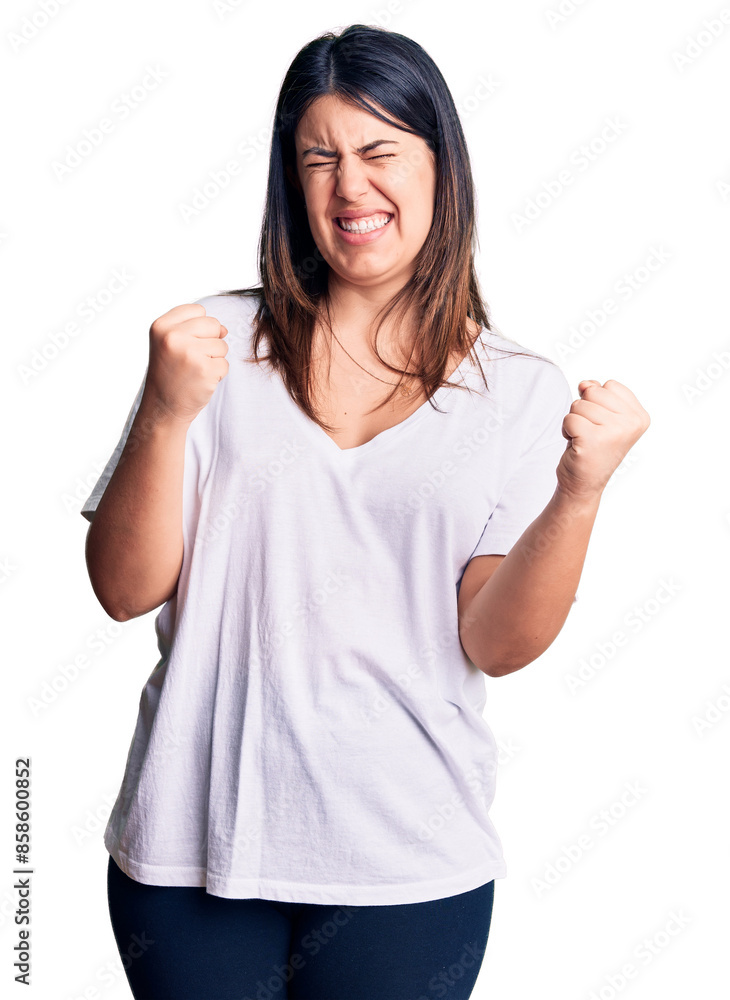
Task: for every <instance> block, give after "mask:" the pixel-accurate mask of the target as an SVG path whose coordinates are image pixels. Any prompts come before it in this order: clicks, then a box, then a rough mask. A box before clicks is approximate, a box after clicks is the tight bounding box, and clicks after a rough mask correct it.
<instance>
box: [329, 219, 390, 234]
mask: <svg viewBox="0 0 730 1000" xmlns="http://www.w3.org/2000/svg"><path fill="white" fill-rule="evenodd" d="M390 219H391V216H390V215H371V216H370V217H369V218H367V219H338V220H337V221H338V223H339V225H340V227H341V228H342V229H346V230H347V231H348V232H350V233H369V232H371V231H372V230H373V229H382V228H383V226H386V225H387V224H388V222H390Z"/></svg>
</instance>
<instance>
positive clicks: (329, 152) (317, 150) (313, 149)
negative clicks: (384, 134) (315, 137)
mask: <svg viewBox="0 0 730 1000" xmlns="http://www.w3.org/2000/svg"><path fill="white" fill-rule="evenodd" d="M386 142H387V143H391V144H392V145H395V146H400V143H399V142H397V141H396V140H395V139H375V140H374V141H373V142H369V143H368V144H367V146H360V148H359V149H356V150H355V152H356V153H367V152H369V151H370V150H371V149H375V147H376V146H382V145H383V143H386ZM307 153H314V154H316V155H317V156H337V152H336V151H335V150H333V149H323V148H322V147H321V146H310V147H309V149H305V150H303V151H302V158H304V157H305V156H306V155H307Z"/></svg>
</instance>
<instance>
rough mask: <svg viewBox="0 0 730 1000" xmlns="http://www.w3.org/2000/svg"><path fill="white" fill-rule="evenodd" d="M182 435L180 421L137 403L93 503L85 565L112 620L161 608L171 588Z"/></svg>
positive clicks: (179, 543) (179, 535)
mask: <svg viewBox="0 0 730 1000" xmlns="http://www.w3.org/2000/svg"><path fill="white" fill-rule="evenodd" d="M186 435H187V424H186V423H184V422H181V421H180V420H178V419H176V418H172V417H169V416H167V415H166V414H165V413H164V412H161V411H160V410H159V409H158V408H157V406H156V404H155V403H154V401H152V400H150V399H148V398H147V397H143V398H142V402H141V403H140V407H139V410H138V412H137V416H136V418H135V421H134V423H133V425H132V427H131V429H130V434H129V438H128V440H127V443H126V445H125V448H124V451H123V452H122V454H121V455H120V458H119V462H118V464H117V467H116V468H115V470H114V473H113V474H112V477H111V479H110V480H109V483H108V485H107V487H106V489H105V491H104V493H103V494H102V497H101V499H100V501H99V504H98V507H97V509H96V513H95V515H94V520H93V522H92V524H91V526H90V528H89V531H88V533H87V539H86V563H87V567H88V571H89V577H90V580H91V585H92V587H93V590H94V593H95V594H96V596H97V598H98V599H99V602H100V603H101V605H102V607H103V608H104V609H105V610H106V612H107V614H109V615H110V616H111V617H112V618H114V619H116V621H128V620H129V619H130V618H135V617H137V616H139V615H142V614H146V613H147V612H149V611H151V610H152V609H153V608H157V607H159V605H160V604H162V603H163V601H166V600H168V599H169V597H170V596H171V595H172V593H174V591H175V588H176V586H177V579H178V576H179V573H180V567H181V565H182V559H183V532H182V494H183V468H184V453H185V439H186Z"/></svg>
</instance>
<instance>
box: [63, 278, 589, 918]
mask: <svg viewBox="0 0 730 1000" xmlns="http://www.w3.org/2000/svg"><path fill="white" fill-rule="evenodd" d="M198 302H199V303H200V304H202V305H203V306H205V309H206V312H207V313H208V315H212V316H215V317H216V319H218V320H219V321H220V322H221V323H223V324H225V326H226V327H227V328H228V331H229V332H228V335H227V336H226V338H225V339H226V342H227V344H228V348H229V351H228V354H227V360H228V362H229V370H228V373H227V374H226V377H225V378H224V379H222V380H221V382H220V383H219V384H218V386H217V387H216V390H215V392H214V393H213V396H212V397H211V399H210V401H209V403H208V404H207V406H205V407H204V409H203V410H201V411H200V413H199V414H198V415H197V416H196V418H195V419H194V420H193V421H192V423H191V424H190V427H189V429H188V432H187V436H186V440H185V457H184V473H183V562H182V567H181V571H180V577H179V580H178V587H177V593H176V594H175V595H174V596H173V597H172V598H171V599H170V600H169V601H167V602H166V603H165V604H164V605H163V606H162V608H161V609H160V610H159V611H158V613H157V614H156V616H155V633H156V637H157V646H158V650H159V653H160V659H159V660H158V662H157V664H156V665H155V666H154V668H153V669H152V672H151V673H150V675H149V677H148V679H147V682H146V684H145V685H144V687H143V690H142V693H141V696H140V702H139V712H138V716H137V722H136V725H135V729H134V732H133V734H132V739H131V742H130V745H129V751H128V755H127V761H126V765H125V769H124V775H123V778H122V782H121V787H120V789H119V793H118V796H117V799H116V802H115V804H114V806H113V808H112V811H111V815H110V816H109V819H108V822H107V825H106V829H105V831H104V843H105V846H106V848H107V850H108V851H109V852H110V854H111V855H112V856H113V857H114V860H115V861H116V863H117V864H118V865H119V867H120V868H121V869H122V870H123V871H124V872H125V873H126V874H127V875H129V876H130V877H132V878H134V879H136V880H137V881H139V882H143V883H147V884H150V885H181V886H204V887H205V888H206V890H207V892H209V893H212V894H214V895H218V896H224V897H229V898H264V899H270V900H274V901H280V902H308V903H326V904H344V905H377V904H396V903H416V902H425V901H427V900H431V899H440V898H443V897H445V896H450V895H455V894H457V893H461V892H466V891H468V890H470V889H473V888H476V887H477V886H479V885H483V884H484V883H486V882H488V881H490V880H492V879H495V878H503V877H504V876H505V875H506V872H507V868H506V862H505V858H504V853H503V850H502V844H501V841H500V839H499V836H498V834H497V831H496V830H495V828H494V826H493V824H492V821H491V819H490V816H489V810H490V808H491V806H492V803H493V800H494V795H495V791H496V772H497V760H498V743H497V740H496V739H495V737H494V735H493V733H492V731H491V729H490V727H489V726H488V724H487V722H486V720H485V718H484V714H483V713H484V708H485V705H486V693H487V684H486V679H485V674H484V673H483V672H482V671H481V670H479V669H478V668H477V667H476V666H475V664H473V663H472V662H471V661H470V660H469V658H468V656H467V655H466V653H465V651H464V649H463V647H462V646H461V642H460V640H459V632H458V614H457V598H458V593H459V587H460V583H461V578H462V576H463V573H464V570H465V568H466V566H467V564H468V562H469V560H470V559H471V558H473V557H474V556H477V555H488V554H492V553H495V554H506V553H507V552H509V550H510V549H511V547H512V546H513V545H514V544H515V542H516V541H517V540H518V539H519V537H520V535H521V534H522V533H523V532H524V530H525V529H526V528H527V526H528V525H529V524H530V523H531V522H532V521H533V520H534V519H535V518H536V517H537V516H538V515H539V514H540V512H541V511H542V510H543V509H544V507H545V505H546V504H547V502H548V501H549V500H550V498H551V496H552V495H553V492H554V490H555V487H556V485H557V478H556V473H555V469H556V466H557V464H558V462H559V460H560V457H561V455H562V453H563V451H564V449H565V447H566V443H567V442H566V439H565V438H564V437H563V436H562V433H561V425H562V420H563V417H564V416H565V414H566V413H567V412H568V410H569V408H570V403H571V392H570V387H569V384H568V382H567V379H566V377H565V375H564V374H563V373H562V371H561V370H560V369H559V368H558V367H557V366H556V365H554V364H552V363H550V362H549V361H548V359H547V358H545V357H543V356H541V355H538V357H525V356H513V357H509V358H506V357H504V356H503V355H502V353H501V352H500V351H496V352H495V355H496V360H497V361H499V363H492V358H491V354H490V350H489V348H490V346H492V345H493V346H495V347H500V348H507V349H509V350H516V349H519V346H518V345H515V344H513V343H512V342H511V341H507V340H505V339H504V338H502V337H501V336H500V335H498V334H496V333H495V332H493V331H487V330H482V332H481V335H480V337H479V338H478V342H477V346H476V350H477V351H478V352H479V359H480V361H481V364H482V368H483V369H484V372H485V374H486V376H487V380H488V385H489V391H486V390H485V389H484V384H483V381H482V376H481V373H480V371H479V368H478V366H477V365H475V364H474V363H473V361H472V360H471V359H469V358H467V359H465V363H462V366H460V368H459V370H458V371H459V376H460V377H461V378H463V379H464V381H465V382H468V383H469V384H470V385H471V386H472V387H474V388H475V389H476V390H477V391H476V392H474V391H471V392H467V391H464V390H461V389H458V388H456V387H454V386H452V387H449V386H444V387H441V388H440V389H439V390H437V402H438V404H439V409H440V410H442V411H443V412H438V410H435V409H434V408H433V407H432V406H431V405H430V404H429V405H427V406H425V407H422V408H421V409H420V410H419V411H417V419H407V420H405V421H403V422H402V423H401V424H398V425H395V426H394V427H392V428H389V429H388V430H387V431H385V432H384V433H382V434H379V435H376V436H375V437H374V438H372V439H371V440H370V441H368V442H366V443H365V444H364V445H363V446H361V447H357V448H352V449H344V450H343V449H340V448H338V447H336V446H333V445H334V442H333V441H332V440H331V439H330V438H328V437H327V435H326V434H325V433H324V432H323V430H322V428H321V427H319V426H318V425H317V424H316V423H315V422H314V421H312V420H310V419H309V418H308V417H306V415H305V414H304V413H303V412H302V411H301V409H300V408H299V407H298V406H297V405H296V403H295V402H294V401H293V400H292V399H291V397H290V396H289V395H288V393H287V392H286V390H285V388H284V386H283V382H282V380H281V378H280V376H278V375H277V374H276V373H273V372H271V371H270V369H269V367H268V366H256V365H250V364H245V363H243V361H242V359H243V358H244V357H251V356H252V336H253V329H252V323H253V317H254V314H255V312H256V307H257V305H258V300H256V299H254V298H247V297H242V296H241V297H236V296H220V295H211V296H205V297H204V298H202V299H199V300H198ZM145 378H146V372H145ZM145 378H143V379H142V383H141V385H140V387H139V390H138V392H137V396H136V398H135V401H134V403H133V405H132V407H131V409H130V411H129V414H128V416H127V418H126V421H125V424H124V427H123V429H122V434H121V437H120V439H119V441H118V443H117V445H116V447H115V449H114V451H113V453H112V455H111V457H110V458H109V461H108V463H107V465H106V467H105V468H104V470H103V472H102V474H101V476H100V477H99V479H98V481H97V483H96V484H95V486H94V488H93V490H92V492H91V495H90V496H89V498H88V500H87V501H86V503H85V504H84V507H83V508H82V511H81V513H82V514H83V515H84V516H85V517H86V518H87V519H88V520H92V519H93V512H94V510H95V509H96V506H97V504H98V502H99V499H100V497H101V495H102V494H103V492H104V489H105V488H106V485H107V483H108V482H109V479H110V478H111V475H112V473H113V471H114V468H115V467H116V464H117V462H118V460H119V456H120V454H121V451H122V449H123V447H124V443H125V441H126V439H127V436H128V434H129V432H130V428H131V425H132V422H133V420H134V416H135V414H136V412H137V409H138V407H139V404H140V401H141V397H142V392H143V390H144V385H145ZM480 384H481V392H480V391H479V390H478V387H479V385H480Z"/></svg>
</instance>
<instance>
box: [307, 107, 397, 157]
mask: <svg viewBox="0 0 730 1000" xmlns="http://www.w3.org/2000/svg"><path fill="white" fill-rule="evenodd" d="M369 103H371V104H372V103H373V102H372V101H371V102H369ZM373 106H374V107H377V105H373ZM378 110H379V111H382V112H383V114H384V115H385V116H386V117H387V118H392V115H389V114H388V112H387V111H385V109H384V108H378ZM373 129H375V130H376V131H377V133H378V136H380V137H381V138H384V137H386V136H387V138H393V139H398V140H399V141H405V140H407V139H408V138H410V134H409V133H408V132H404V131H402V129H399V128H396V126H395V125H389V124H388V123H387V122H384V121H383V119H382V118H378V117H377V115H373V114H371V113H370V112H369V111H366V110H365V108H361V107H357V106H356V105H352V104H348V103H347V102H346V101H343V100H342V99H341V98H340V97H337V96H336V95H334V94H325V95H323V96H322V97H317V98H316V99H315V100H314V101H312V103H311V104H310V105H309V107H308V108H307V110H306V112H305V113H304V115H303V116H302V118H301V120H300V122H299V124H298V125H297V128H296V133H295V139H296V142H297V145H299V146H302V145H309V144H310V143H316V142H322V141H323V140H329V141H330V142H331V141H333V140H334V139H336V138H338V137H340V138H348V139H351V140H352V141H353V142H356V143H357V144H359V140H362V142H367V141H368V139H369V138H370V139H372V138H374V137H375V132H373ZM371 132H372V133H373V134H372V135H370V133H371Z"/></svg>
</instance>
